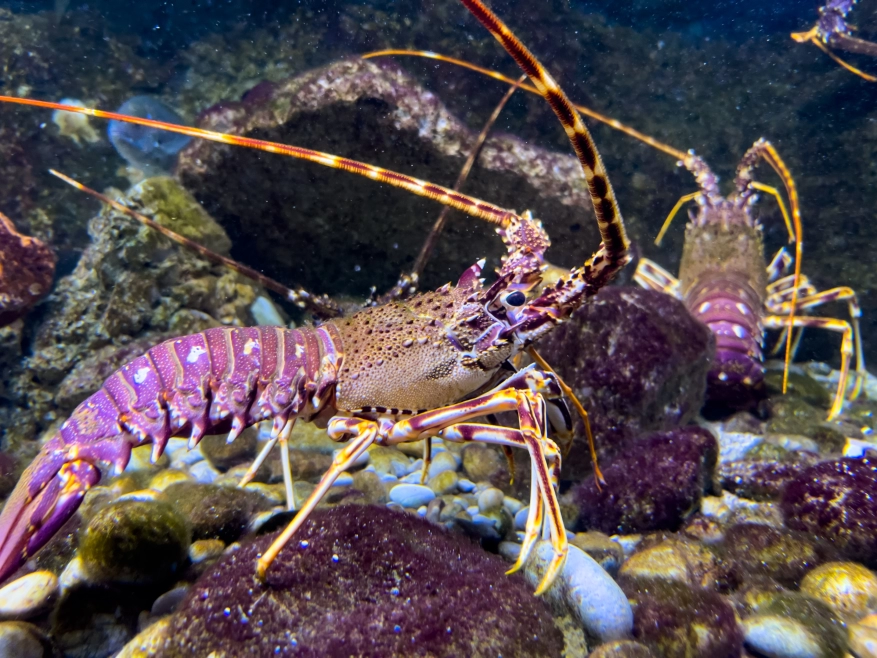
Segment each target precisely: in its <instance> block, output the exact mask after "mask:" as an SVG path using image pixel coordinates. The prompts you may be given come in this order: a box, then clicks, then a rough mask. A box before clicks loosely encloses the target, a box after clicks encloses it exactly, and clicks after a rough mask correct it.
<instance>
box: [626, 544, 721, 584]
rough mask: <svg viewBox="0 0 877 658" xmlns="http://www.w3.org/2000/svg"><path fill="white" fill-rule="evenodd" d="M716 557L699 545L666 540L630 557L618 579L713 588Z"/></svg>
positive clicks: (715, 573)
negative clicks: (657, 581)
mask: <svg viewBox="0 0 877 658" xmlns="http://www.w3.org/2000/svg"><path fill="white" fill-rule="evenodd" d="M717 571H718V570H717V560H716V557H715V555H713V553H712V552H711V551H710V550H709V549H708V548H706V547H705V546H702V545H701V544H699V543H697V542H694V541H689V540H680V539H667V540H665V541H662V542H659V543H657V544H655V545H653V546H648V547H646V548H643V549H642V550H639V551H637V552H636V553H634V554H633V555H631V556H630V557H629V558H628V559H627V560H626V561H625V562H624V564H623V565H622V566H621V571H619V576H620V577H622V578H628V579H630V578H633V579H637V580H641V581H645V580H649V579H658V580H668V581H675V582H679V583H682V584H684V585H688V586H690V587H712V586H714V584H715V580H716V578H717Z"/></svg>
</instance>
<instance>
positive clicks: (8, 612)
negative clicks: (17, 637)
mask: <svg viewBox="0 0 877 658" xmlns="http://www.w3.org/2000/svg"><path fill="white" fill-rule="evenodd" d="M58 591H59V589H58V577H57V576H56V575H55V574H53V573H52V572H51V571H34V572H33V573H29V574H27V575H26V576H22V577H21V578H18V579H16V580H13V581H12V582H11V583H9V584H8V585H6V586H4V587H3V588H2V589H0V619H4V620H5V619H30V618H31V617H35V616H36V615H38V614H40V613H41V612H44V611H46V610H47V609H48V608H49V607H50V606H51V605H52V603H53V602H54V601H55V598H56V597H57V596H58ZM0 655H3V654H2V653H0Z"/></svg>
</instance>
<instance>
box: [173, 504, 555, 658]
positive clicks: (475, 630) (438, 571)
mask: <svg viewBox="0 0 877 658" xmlns="http://www.w3.org/2000/svg"><path fill="white" fill-rule="evenodd" d="M273 538H274V536H266V537H260V538H259V539H257V540H256V541H254V542H252V543H250V544H245V545H243V546H242V547H241V548H240V549H239V550H237V551H235V552H231V553H229V554H228V555H227V556H226V557H225V558H223V559H222V560H220V562H218V563H217V564H216V565H215V566H214V567H212V568H211V570H209V571H208V572H207V573H206V574H205V575H204V576H203V577H202V578H201V579H200V580H199V581H198V582H197V583H196V584H195V585H194V586H193V587H192V590H191V591H190V593H189V596H188V597H187V598H186V599H185V601H184V602H183V603H182V605H181V606H180V608H179V609H178V610H177V612H176V613H174V615H173V617H172V621H171V627H170V629H169V632H168V633H167V639H166V642H165V644H164V646H163V649H162V652H161V655H162V656H163V657H165V658H174V657H176V656H191V655H198V656H206V655H208V654H210V653H211V652H215V655H221V654H225V655H228V656H231V655H241V654H242V653H243V652H244V651H246V652H249V653H252V654H253V655H258V656H263V655H264V656H269V655H273V654H274V650H275V647H277V646H280V647H290V646H292V647H294V649H295V652H296V653H301V654H302V655H326V656H333V655H345V656H346V655H374V656H404V655H411V651H412V647H416V648H417V652H418V653H422V654H423V655H434V656H454V655H467V656H471V655H475V656H483V657H485V658H486V657H487V656H497V655H500V654H501V655H509V656H526V655H534V656H535V655H540V656H553V655H560V652H561V651H562V648H563V642H562V639H561V635H560V632H559V631H558V630H557V629H556V628H555V626H554V623H553V621H552V618H551V615H550V614H549V611H548V609H547V607H546V605H545V602H544V601H542V600H541V599H539V598H537V597H534V596H533V592H532V589H531V587H530V585H529V584H527V582H526V581H525V580H524V579H523V578H521V577H520V576H505V575H504V573H503V572H504V571H505V568H506V565H505V564H504V563H503V561H502V560H499V559H498V558H497V557H496V556H492V555H490V554H488V553H486V552H484V551H483V550H481V549H480V548H478V547H477V546H475V545H473V544H472V543H470V542H469V541H468V540H466V539H464V538H462V537H459V536H455V535H453V534H451V533H449V532H447V531H445V530H443V529H441V528H439V527H437V526H435V525H434V524H431V523H429V522H427V521H424V520H421V519H418V518H416V517H415V516H413V515H410V514H404V513H397V512H393V511H391V510H388V509H386V508H385V507H372V508H369V509H368V513H367V514H363V508H362V507H361V506H339V507H333V508H329V509H326V510H318V511H317V512H315V513H314V514H312V515H311V517H310V518H309V519H308V520H307V521H306V522H305V524H304V525H303V526H302V528H301V529H300V530H299V532H298V533H297V534H296V536H295V538H294V539H293V541H292V542H290V543H289V544H288V545H287V546H286V548H285V549H284V550H282V551H281V552H280V554H279V556H278V558H277V560H276V561H275V562H274V564H273V565H272V566H271V568H269V569H268V572H267V583H266V584H262V583H260V582H259V581H258V579H257V578H256V577H255V570H254V564H255V560H256V557H257V555H259V554H260V553H261V552H262V551H264V550H265V549H266V548H267V546H268V544H269V543H270V542H271V541H272V539H273ZM388 547H391V550H388ZM439 592H440V593H441V594H440V597H439V598H438V599H437V598H436V596H437V593H439ZM257 601H258V604H257V603H256V602H257ZM327 619H331V632H327V626H326V623H327V621H326V620H327ZM290 620H294V622H293V623H290ZM448 628H450V629H451V631H450V632H448Z"/></svg>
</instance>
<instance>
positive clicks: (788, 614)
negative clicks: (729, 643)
mask: <svg viewBox="0 0 877 658" xmlns="http://www.w3.org/2000/svg"><path fill="white" fill-rule="evenodd" d="M747 604H748V605H749V607H750V608H751V610H752V613H753V614H752V616H750V617H748V618H746V619H745V620H744V621H743V630H744V633H745V638H746V646H747V647H748V648H749V649H751V650H753V651H754V652H755V653H758V654H764V655H767V656H771V658H844V656H845V653H846V650H847V633H846V630H845V629H844V627H843V624H842V622H841V621H840V620H839V619H837V618H836V617H834V615H833V614H832V611H831V609H830V608H829V607H828V606H826V605H825V604H824V603H822V602H820V601H817V600H815V599H812V598H810V597H808V596H805V595H803V594H799V593H797V592H787V591H780V592H776V591H764V592H760V593H759V592H757V591H753V592H750V593H748V594H747Z"/></svg>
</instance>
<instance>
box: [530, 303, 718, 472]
mask: <svg viewBox="0 0 877 658" xmlns="http://www.w3.org/2000/svg"><path fill="white" fill-rule="evenodd" d="M714 345H715V342H714V339H713V336H712V334H711V333H710V332H709V330H708V329H707V328H706V327H705V326H704V325H702V324H701V323H700V322H698V321H697V320H695V319H694V318H692V317H691V315H690V314H689V313H688V311H687V310H686V309H685V307H684V306H683V305H682V303H681V302H679V301H678V300H676V299H673V298H672V297H670V296H669V295H665V294H663V293H658V292H652V291H649V290H641V289H639V288H627V287H617V288H604V289H603V290H601V291H600V292H599V293H597V294H596V295H595V296H594V297H593V298H592V299H591V300H590V301H589V302H588V303H586V304H585V305H584V306H583V307H582V308H581V309H579V311H578V312H576V313H575V314H574V315H573V317H572V319H571V320H570V321H569V322H567V323H566V324H563V325H561V326H560V327H558V328H557V329H555V330H554V331H553V332H552V333H551V334H549V335H548V337H547V338H546V339H545V340H544V341H542V342H541V343H540V344H539V350H540V352H541V353H542V356H544V357H545V359H546V360H547V361H548V362H549V363H550V364H552V365H553V367H554V368H555V369H556V370H557V372H558V374H560V376H561V377H563V378H564V379H565V380H566V382H567V383H568V384H569V385H570V386H571V387H572V389H573V390H574V391H575V393H576V395H578V396H579V399H580V400H581V401H582V404H583V405H584V406H585V409H586V410H587V411H588V415H589V417H590V421H591V428H592V429H593V430H594V436H595V439H596V441H597V448H598V451H599V454H600V455H607V456H608V455H612V454H614V453H617V452H618V451H619V450H620V449H621V447H622V445H623V444H624V442H625V441H627V440H628V439H632V438H633V437H636V436H638V435H640V434H642V433H644V432H650V431H666V430H670V429H673V428H674V427H678V426H680V425H684V424H685V423H687V422H688V421H689V420H690V419H691V418H692V417H693V416H694V415H695V414H696V413H697V412H698V410H699V409H700V407H701V406H702V405H703V401H704V394H705V391H706V373H707V370H708V369H709V365H710V361H711V359H712V354H713V352H714V349H715V347H714ZM576 429H577V437H583V436H584V434H583V427H582V424H581V421H580V420H577V421H576ZM589 467H590V466H589V459H588V453H587V445H586V442H585V441H584V440H582V439H581V438H579V439H577V441H576V443H575V444H574V445H573V449H572V452H571V453H570V455H569V457H568V458H567V459H565V460H564V476H565V477H572V478H574V479H575V478H577V477H579V476H580V475H581V474H582V473H583V472H584V471H586V470H587V469H588V468H589Z"/></svg>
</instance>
